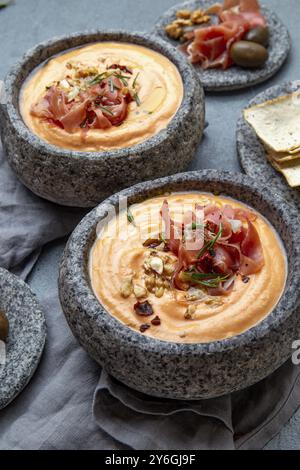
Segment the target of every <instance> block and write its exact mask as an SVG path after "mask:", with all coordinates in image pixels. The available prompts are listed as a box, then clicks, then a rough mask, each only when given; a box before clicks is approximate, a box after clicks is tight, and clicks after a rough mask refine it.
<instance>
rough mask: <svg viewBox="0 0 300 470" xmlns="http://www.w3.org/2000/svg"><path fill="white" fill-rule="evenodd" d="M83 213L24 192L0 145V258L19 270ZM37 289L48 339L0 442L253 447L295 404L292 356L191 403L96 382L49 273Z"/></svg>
mask: <svg viewBox="0 0 300 470" xmlns="http://www.w3.org/2000/svg"><path fill="white" fill-rule="evenodd" d="M82 214H83V212H82V211H81V210H76V209H70V208H65V207H60V206H55V205H54V204H51V203H48V202H46V201H43V200H42V199H40V198H38V197H36V196H34V195H33V194H31V193H30V192H29V191H28V190H27V189H26V188H24V187H23V186H22V185H21V184H20V183H19V182H18V181H17V180H16V178H15V176H14V174H13V173H12V171H11V170H10V169H9V167H8V165H7V163H6V161H5V159H4V157H3V153H1V150H0V266H3V267H6V268H8V269H10V270H13V271H14V272H17V273H18V274H19V275H21V276H22V277H23V278H24V279H25V278H26V276H27V275H28V274H29V272H30V270H31V268H32V266H33V265H34V263H35V261H36V260H37V258H38V256H39V253H40V250H41V248H42V247H43V245H44V244H45V243H47V242H48V241H51V240H54V239H55V238H59V237H62V236H64V235H66V234H67V233H68V232H69V231H71V230H72V228H73V227H74V226H75V225H76V224H77V222H78V220H79V219H80V217H81V216H82ZM38 296H39V299H40V302H41V303H42V305H43V306H44V310H45V313H46V319H47V326H48V339H47V343H46V347H45V351H44V354H43V357H42V361H41V363H40V365H39V368H38V369H37V372H36V374H35V376H34V377H33V379H32V380H31V382H30V383H29V385H28V386H27V387H26V389H25V390H24V391H23V392H22V394H21V395H20V396H19V397H18V398H17V399H16V400H15V401H14V402H12V403H11V404H10V405H9V406H8V407H7V408H6V409H4V410H2V411H1V412H0V449H124V448H128V447H130V448H133V449H233V448H235V447H241V448H261V447H262V446H263V445H264V444H265V443H266V442H267V441H268V440H270V439H271V437H272V436H273V435H274V434H276V433H277V432H278V431H279V430H280V428H281V426H282V425H283V424H284V423H285V422H286V421H287V420H288V419H289V417H290V416H291V415H292V414H293V413H294V412H295V410H296V409H297V408H298V406H299V403H300V383H299V382H300V381H298V380H297V378H298V369H297V368H296V367H293V366H292V364H291V363H287V364H286V365H285V366H283V367H282V368H281V369H280V370H279V371H277V372H276V373H275V374H273V376H271V377H270V378H268V379H266V380H265V381H263V382H261V383H260V384H258V385H256V386H254V387H251V388H250V389H248V390H246V391H244V392H240V393H239V394H235V395H233V396H226V397H222V398H218V399H214V400H202V401H199V402H178V401H172V400H158V399H155V398H151V397H148V396H145V395H142V394H139V393H137V392H135V391H132V390H130V389H128V388H127V387H125V386H123V385H121V384H119V383H118V382H117V381H116V380H114V379H112V378H111V377H109V376H108V375H107V374H106V373H105V372H103V373H102V375H101V378H100V382H99V383H98V386H97V382H98V379H99V373H100V368H99V367H98V366H97V365H96V364H95V363H94V361H92V360H91V359H90V358H89V357H88V356H87V354H86V353H85V352H84V351H83V350H82V349H81V348H80V347H79V345H78V344H77V342H76V341H75V339H74V338H73V336H72V334H71V332H70V330H69V328H68V326H67V323H66V321H65V319H64V316H63V314H62V311H61V308H60V305H59V301H58V293H57V282H56V276H54V277H53V278H50V277H48V278H47V279H46V280H45V288H44V289H43V290H42V292H39V293H38ZM95 388H96V392H95V395H94V406H93V409H92V399H93V393H94V391H95ZM93 414H94V417H93Z"/></svg>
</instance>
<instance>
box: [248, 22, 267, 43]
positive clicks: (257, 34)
mask: <svg viewBox="0 0 300 470" xmlns="http://www.w3.org/2000/svg"><path fill="white" fill-rule="evenodd" d="M244 39H245V41H251V42H256V43H258V44H261V45H262V46H267V45H268V44H269V28H268V27H267V26H258V27H257V28H253V29H250V30H249V31H248V33H247V34H246V35H245V38H244Z"/></svg>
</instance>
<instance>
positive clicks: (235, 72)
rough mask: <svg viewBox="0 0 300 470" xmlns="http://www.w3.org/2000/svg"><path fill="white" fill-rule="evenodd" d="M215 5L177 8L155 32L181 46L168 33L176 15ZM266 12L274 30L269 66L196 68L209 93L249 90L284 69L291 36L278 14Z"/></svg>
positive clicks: (199, 1) (203, 2) (199, 2)
mask: <svg viewBox="0 0 300 470" xmlns="http://www.w3.org/2000/svg"><path fill="white" fill-rule="evenodd" d="M214 3H217V2H215V1H213V0H193V1H189V2H185V3H179V4H177V5H175V6H174V7H172V8H170V9H169V10H168V11H167V12H166V13H165V14H164V15H163V16H162V17H161V18H160V19H159V20H158V21H157V23H156V25H155V29H154V30H155V33H156V34H157V35H159V36H161V37H162V38H163V39H165V40H167V41H169V42H171V43H172V44H173V45H178V44H180V42H178V41H175V40H172V39H170V38H169V37H168V35H167V34H166V32H165V26H166V25H167V24H169V23H171V22H172V21H174V19H175V18H176V16H175V15H176V11H178V10H184V9H188V10H195V9H197V8H200V9H207V8H208V7H210V6H212V5H213V4H214ZM262 12H263V14H264V15H265V17H266V19H267V22H268V26H269V30H270V42H269V46H268V52H269V58H268V60H267V62H266V64H265V65H264V66H263V67H261V68H257V69H254V70H250V69H244V68H241V67H238V66H233V67H230V68H229V69H227V70H220V69H210V70H203V69H201V67H200V66H199V65H195V70H196V71H197V72H198V74H199V76H200V79H201V82H202V85H203V87H204V89H205V90H206V91H226V90H238V89H241V88H248V87H251V86H253V85H257V84H258V83H261V82H264V81H265V80H268V79H269V78H270V77H272V76H273V75H274V74H275V73H276V72H278V70H279V69H280V68H281V67H282V65H283V63H284V61H285V60H286V58H287V56H288V53H289V51H290V47H291V43H290V36H289V32H288V30H287V28H286V27H285V26H284V24H283V23H282V21H281V20H280V19H279V18H278V16H277V15H276V13H274V12H273V11H271V10H270V9H269V8H266V7H262Z"/></svg>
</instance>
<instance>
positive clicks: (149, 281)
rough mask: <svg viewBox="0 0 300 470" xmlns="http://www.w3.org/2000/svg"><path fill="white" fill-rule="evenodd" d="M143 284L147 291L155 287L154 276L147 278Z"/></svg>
mask: <svg viewBox="0 0 300 470" xmlns="http://www.w3.org/2000/svg"><path fill="white" fill-rule="evenodd" d="M145 284H146V287H147V288H148V289H149V288H151V287H154V286H155V276H153V275H151V276H147V277H146V279H145Z"/></svg>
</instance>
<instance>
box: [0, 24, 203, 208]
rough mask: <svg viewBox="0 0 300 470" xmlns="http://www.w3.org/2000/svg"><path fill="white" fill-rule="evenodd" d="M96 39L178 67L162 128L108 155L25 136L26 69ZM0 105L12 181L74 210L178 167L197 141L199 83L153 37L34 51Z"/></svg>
mask: <svg viewBox="0 0 300 470" xmlns="http://www.w3.org/2000/svg"><path fill="white" fill-rule="evenodd" d="M97 41H118V42H129V43H133V44H138V45H142V46H145V47H148V48H151V49H153V50H155V51H157V52H160V53H161V54H163V55H164V56H166V57H168V58H169V59H170V60H171V61H172V62H173V63H174V64H175V65H176V66H177V68H178V70H179V72H180V74H181V77H182V80H183V85H184V97H183V101H182V103H181V106H180V108H179V109H178V111H177V113H176V115H175V116H174V118H173V119H172V121H171V122H170V123H169V125H168V127H167V128H166V129H164V130H162V131H160V132H159V133H158V134H156V135H154V136H153V137H151V138H150V139H148V140H146V141H145V142H142V143H140V144H138V145H135V146H132V147H129V148H124V149H119V150H113V151H109V152H77V151H71V150H67V149H62V148H59V147H56V146H54V145H51V144H49V143H47V142H46V141H43V140H42V139H40V138H39V137H38V136H37V135H35V134H34V133H33V132H31V131H30V130H29V129H28V127H27V126H26V125H25V123H24V122H23V120H22V118H21V116H20V112H19V94H20V89H21V87H22V85H23V83H24V80H26V78H27V77H28V75H29V74H30V73H31V72H32V70H33V69H34V68H35V67H37V66H38V65H39V64H41V63H43V62H44V61H45V60H47V59H49V58H51V57H52V56H53V55H55V54H59V53H61V52H63V51H65V50H67V49H70V48H74V47H79V46H83V45H85V44H88V43H92V42H97ZM5 96H6V104H2V105H0V129H1V137H2V143H3V147H4V149H5V151H6V154H7V157H8V160H9V163H10V165H11V166H12V168H13V169H14V171H15V172H16V174H17V176H18V177H19V179H20V180H21V181H22V182H23V184H25V186H27V187H28V188H29V189H31V191H33V192H34V193H35V194H37V195H38V196H41V197H43V198H45V199H48V200H50V201H53V202H56V203H59V204H63V205H68V206H80V207H93V206H95V205H97V204H98V203H99V202H100V201H102V200H103V199H104V198H106V197H108V196H109V195H110V194H111V193H112V192H115V191H119V190H121V189H123V188H126V187H129V186H131V185H133V184H136V183H138V182H140V181H144V180H150V179H153V178H157V177H161V176H166V175H170V174H172V173H177V172H178V171H182V170H184V169H185V168H186V167H187V166H188V164H189V162H190V161H191V159H192V157H193V156H194V153H195V151H196V148H197V145H198V143H199V141H200V140H201V137H202V133H203V128H204V119H205V103H204V92H203V88H202V86H201V83H200V80H199V78H198V76H197V74H196V73H195V71H194V70H193V68H192V67H191V66H190V65H189V64H188V63H187V61H186V59H185V58H184V57H183V55H182V54H181V53H180V52H178V51H177V50H176V49H175V48H174V47H173V46H171V45H169V44H168V43H167V42H165V41H163V40H162V39H159V38H157V39H154V38H153V35H152V36H150V35H147V34H143V33H128V32H125V31H106V32H103V31H102V32H100V31H91V32H85V33H76V34H73V35H71V36H70V35H69V36H66V37H60V38H56V39H53V40H51V41H48V42H45V43H43V44H40V45H38V46H36V47H35V48H34V49H32V50H31V51H30V52H28V53H27V54H26V55H25V56H24V57H23V59H22V60H21V61H20V62H19V63H18V64H17V65H16V66H15V67H14V68H13V69H12V70H11V71H10V72H9V74H8V76H7V78H6V81H5Z"/></svg>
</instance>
